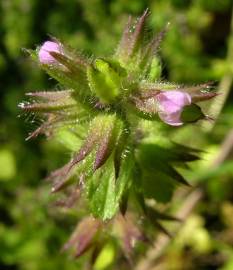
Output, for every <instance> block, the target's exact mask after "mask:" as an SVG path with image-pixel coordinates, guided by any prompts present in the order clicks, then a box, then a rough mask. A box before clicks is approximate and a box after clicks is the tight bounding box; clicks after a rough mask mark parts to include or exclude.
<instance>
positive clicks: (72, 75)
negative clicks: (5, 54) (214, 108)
mask: <svg viewBox="0 0 233 270" xmlns="http://www.w3.org/2000/svg"><path fill="white" fill-rule="evenodd" d="M147 17H148V11H147V10H146V11H145V12H144V14H143V15H142V16H141V17H140V18H139V19H138V20H136V22H134V21H133V20H132V18H131V17H130V18H129V21H128V23H127V25H126V27H125V30H124V32H123V35H122V38H121V41H120V43H119V45H118V47H117V49H116V51H115V53H114V54H113V55H112V56H110V57H102V58H96V59H87V58H85V57H84V56H82V55H81V54H76V53H74V52H73V51H72V50H71V49H70V48H68V47H66V46H65V45H63V44H61V43H60V42H59V41H58V40H51V41H46V42H45V43H44V44H43V45H42V46H41V47H39V48H38V49H37V50H36V51H30V54H31V56H32V57H33V59H35V60H36V61H37V62H39V66H40V67H41V68H42V69H44V70H45V71H46V72H47V73H48V74H49V75H50V76H51V77H53V78H55V79H56V80H57V81H58V82H59V83H60V84H61V85H62V87H64V90H60V91H44V92H30V93H27V96H29V97H31V98H33V99H34V101H32V102H30V103H20V104H19V106H20V107H21V108H22V109H23V110H26V111H32V112H38V113H39V114H40V115H41V117H42V118H43V119H44V121H43V123H42V125H41V126H40V127H38V128H37V129H36V130H35V131H34V132H32V133H31V134H30V135H29V137H28V138H34V137H36V136H37V135H38V134H41V133H44V134H45V135H46V136H48V137H50V138H51V139H58V140H60V141H63V142H64V143H65V145H66V147H67V148H68V149H69V150H70V151H71V159H70V161H69V162H68V163H67V164H65V165H64V166H63V167H62V168H59V169H57V170H56V171H54V172H52V173H51V174H50V175H49V176H48V178H49V179H50V180H51V182H52V192H53V193H57V192H63V194H65V195H66V199H65V200H64V201H63V202H62V205H63V206H65V207H74V206H75V205H76V203H79V204H81V205H85V207H86V208H87V216H86V217H84V219H83V220H82V221H81V222H80V223H79V224H78V225H77V228H76V230H75V231H74V234H73V235H72V236H71V238H70V240H69V241H68V242H67V243H66V245H65V246H64V248H65V249H66V248H69V247H72V246H73V247H74V250H75V255H76V256H80V255H81V254H83V253H84V252H85V251H86V250H88V249H90V248H91V247H92V250H93V253H94V252H95V247H97V246H98V244H99V243H100V242H101V241H102V238H101V237H100V236H99V233H98V232H99V231H101V230H103V228H104V227H111V228H112V229H113V228H116V230H113V231H117V234H118V235H120V238H121V239H122V240H123V241H122V248H123V250H124V251H125V254H126V256H127V257H129V255H130V254H131V250H132V248H133V245H134V244H133V243H134V242H135V240H144V241H149V240H148V237H147V236H146V233H144V232H142V231H141V229H140V228H139V227H140V226H137V225H135V224H134V222H133V220H135V219H136V216H137V215H140V216H143V217H144V219H145V221H144V222H148V221H149V223H151V224H153V225H155V226H156V227H157V228H159V229H161V230H163V231H164V232H165V233H168V232H167V231H166V229H165V228H163V226H162V225H161V224H160V222H159V220H163V219H168V220H176V219H175V218H174V217H171V216H169V215H167V214H165V213H160V212H158V210H156V209H155V208H154V207H151V206H150V204H148V203H147V199H154V200H155V201H157V202H168V201H169V200H170V199H171V196H172V194H173V191H174V190H175V188H176V186H177V184H179V183H180V184H184V185H189V183H188V182H187V181H186V180H185V179H184V177H183V176H182V175H181V174H180V173H179V172H178V170H177V168H178V167H179V166H184V164H186V163H187V162H191V161H195V160H196V159H198V150H196V149H192V148H189V147H187V146H182V145H179V144H177V143H174V142H172V141H171V140H170V139H169V136H168V135H167V130H168V128H169V126H170V128H173V129H174V128H179V126H182V125H185V124H188V123H195V122H197V121H199V120H205V119H207V118H208V117H207V116H206V115H205V114H204V112H203V111H202V109H201V107H200V106H199V105H197V103H199V102H201V101H205V100H209V99H211V98H213V97H214V96H215V95H216V94H215V93H213V92H211V91H210V90H211V89H210V85H209V84H203V85H199V86H191V87H185V86H182V85H177V84H172V83H168V82H164V81H162V80H161V64H160V61H159V58H158V55H157V51H158V49H159V46H160V43H161V41H162V39H163V36H164V35H165V33H166V31H167V29H168V26H167V27H165V29H164V30H163V31H161V32H160V33H159V34H158V35H157V36H155V37H152V38H151V39H150V40H149V41H148V39H147V38H146V34H145V23H146V19H147ZM135 209H136V210H137V211H135ZM135 212H136V213H138V214H135ZM132 213H134V214H132Z"/></svg>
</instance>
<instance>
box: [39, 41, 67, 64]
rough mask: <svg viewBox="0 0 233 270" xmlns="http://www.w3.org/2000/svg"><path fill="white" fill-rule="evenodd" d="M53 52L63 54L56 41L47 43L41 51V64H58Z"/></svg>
mask: <svg viewBox="0 0 233 270" xmlns="http://www.w3.org/2000/svg"><path fill="white" fill-rule="evenodd" d="M51 52H57V53H60V54H62V53H63V50H62V46H61V45H60V44H59V43H57V42H54V41H46V42H45V43H44V44H43V45H42V46H41V48H40V50H39V53H38V55H39V61H40V63H41V64H45V65H49V64H55V63H57V60H56V59H55V58H54V57H53V56H52V55H51V54H50V53H51Z"/></svg>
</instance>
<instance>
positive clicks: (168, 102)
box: [156, 90, 192, 126]
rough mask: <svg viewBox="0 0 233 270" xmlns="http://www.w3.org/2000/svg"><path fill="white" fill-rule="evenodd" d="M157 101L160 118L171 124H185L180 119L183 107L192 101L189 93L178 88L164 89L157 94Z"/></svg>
mask: <svg viewBox="0 0 233 270" xmlns="http://www.w3.org/2000/svg"><path fill="white" fill-rule="evenodd" d="M156 101H157V103H158V114H159V117H160V119H161V120H162V121H163V122H165V123H167V124H168V125H171V126H180V125H182V124H183V122H182V121H181V119H180V116H181V113H182V111H183V108H184V106H187V105H190V104H191V103H192V99H191V96H190V95H189V94H188V93H185V92H182V91H178V90H171V91H163V92H161V93H159V94H158V95H157V96H156Z"/></svg>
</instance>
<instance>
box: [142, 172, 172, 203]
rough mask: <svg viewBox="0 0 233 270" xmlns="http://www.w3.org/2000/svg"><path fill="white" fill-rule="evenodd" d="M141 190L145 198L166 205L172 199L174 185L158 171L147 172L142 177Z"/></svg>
mask: <svg viewBox="0 0 233 270" xmlns="http://www.w3.org/2000/svg"><path fill="white" fill-rule="evenodd" d="M142 189H143V193H144V195H145V197H146V198H152V199H155V200H156V201H158V202H162V203H166V202H169V201H170V199H171V198H172V194H173V191H174V189H175V183H174V181H173V180H172V179H171V178H170V177H168V176H167V175H165V174H164V173H162V172H160V171H157V172H147V173H145V174H144V175H143V177H142Z"/></svg>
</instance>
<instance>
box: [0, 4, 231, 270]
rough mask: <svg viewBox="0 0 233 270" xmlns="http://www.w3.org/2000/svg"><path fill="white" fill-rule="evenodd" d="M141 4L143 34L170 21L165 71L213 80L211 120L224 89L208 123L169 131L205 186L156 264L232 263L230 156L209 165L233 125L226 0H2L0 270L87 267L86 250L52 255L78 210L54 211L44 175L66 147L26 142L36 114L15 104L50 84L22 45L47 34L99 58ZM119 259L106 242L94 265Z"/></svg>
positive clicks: (175, 77) (226, 269)
mask: <svg viewBox="0 0 233 270" xmlns="http://www.w3.org/2000/svg"><path fill="white" fill-rule="evenodd" d="M147 7H149V9H150V11H151V16H150V19H149V28H148V31H149V32H150V31H159V30H160V29H161V28H162V27H163V26H164V25H166V23H167V22H168V21H169V22H170V23H171V27H170V31H169V32H168V34H167V35H166V37H165V40H164V42H163V44H162V48H161V59H162V63H163V78H164V79H165V80H170V81H173V82H179V83H186V84H191V85H193V84H198V83H202V82H206V81H216V82H217V83H218V85H220V86H221V88H220V92H221V90H222V94H221V95H219V96H218V97H217V98H216V100H215V101H214V102H213V104H214V105H213V106H212V107H211V108H210V116H211V117H214V116H215V113H216V112H217V111H218V110H219V107H220V105H221V100H222V97H224V95H225V93H226V92H227V91H229V95H228V96H227V100H226V102H225V105H224V107H223V110H222V112H221V113H220V115H219V117H218V121H217V122H216V125H215V126H214V128H213V129H210V128H209V127H208V123H202V124H196V125H194V126H193V127H191V126H187V127H184V128H182V129H179V131H178V132H177V130H176V129H175V132H174V140H175V141H177V142H182V143H185V144H187V145H189V146H193V147H198V148H200V149H202V150H204V152H203V153H202V157H203V159H202V160H201V161H199V162H196V163H194V164H193V165H192V169H193V171H192V173H190V175H188V176H189V178H190V179H191V180H192V182H193V184H194V185H195V184H196V183H201V185H203V186H204V189H205V191H206V192H205V196H204V198H203V199H202V200H201V201H200V203H199V205H198V207H197V208H196V211H195V213H193V214H192V215H191V216H190V218H188V220H187V222H186V223H185V225H184V227H183V228H182V229H181V231H180V232H179V234H178V236H177V238H176V239H175V241H173V243H172V245H171V246H170V247H169V249H168V251H167V252H166V253H164V255H163V257H162V264H161V266H160V267H162V268H160V269H169V270H172V269H174V270H175V269H176V270H179V269H221V270H231V269H233V247H232V246H233V220H232V217H233V162H232V161H231V160H228V161H226V162H223V163H222V165H221V166H218V167H216V166H214V167H213V166H212V167H211V165H210V164H211V162H212V161H213V160H215V159H216V157H217V155H218V154H219V151H220V145H221V143H222V142H223V140H224V138H225V136H227V134H228V133H229V131H230V129H231V128H232V123H233V106H232V94H231V93H230V89H231V88H232V77H233V64H232V63H233V45H232V44H233V30H232V29H233V26H231V24H232V23H231V14H232V1H231V0H193V1H192V0H187V1H184V0H157V1H153V0H151V1H149V0H135V1H124V0H116V1H104V0H102V1H101V0H88V1H84V0H51V1H41V0H29V1H28V0H11V1H7V0H5V1H1V2H0V18H1V24H0V33H1V39H0V88H1V91H0V96H1V99H0V103H1V118H0V186H1V193H0V216H1V223H0V242H1V245H0V269H4V270H5V269H22V270H37V269H39V270H42V269H43V270H50V269H64V270H73V269H84V267H85V266H86V264H87V262H86V257H83V258H81V259H79V260H73V259H70V258H69V256H67V255H66V254H64V253H60V248H61V247H62V244H63V243H64V242H65V241H66V239H67V238H68V236H69V234H70V232H71V231H72V230H73V228H74V226H75V225H76V222H77V218H78V217H79V215H82V209H80V208H79V209H74V210H72V211H67V212H66V211H63V210H61V209H59V208H56V207H55V206H54V205H53V200H52V197H51V195H50V191H49V187H48V185H47V183H46V182H45V181H43V178H44V177H45V176H46V175H47V172H48V171H51V170H52V169H55V168H57V167H58V166H60V165H62V164H63V162H64V161H66V160H68V158H69V156H68V154H67V155H66V152H64V149H63V148H61V146H60V145H58V144H55V143H54V142H53V143H52V142H49V141H46V140H44V138H37V139H35V140H33V141H28V142H25V138H26V137H27V133H28V131H30V130H32V129H34V128H35V127H36V126H37V125H38V123H37V121H38V119H36V118H35V116H33V115H31V114H30V115H22V114H21V112H20V111H19V109H18V108H17V104H18V103H19V101H21V100H22V99H23V95H24V93H25V92H26V91H33V90H41V89H49V88H51V87H54V81H52V80H49V78H48V76H46V75H44V74H43V73H42V72H41V71H40V70H39V69H38V68H36V67H35V66H34V64H33V63H32V62H31V61H30V60H29V59H27V57H26V54H25V53H24V51H23V50H22V49H23V48H35V46H36V45H39V44H41V43H42V42H43V41H44V40H45V39H48V37H49V35H52V36H55V37H57V38H59V39H61V40H62V41H64V42H65V43H66V44H68V45H70V46H72V47H73V48H77V50H79V51H81V52H82V53H84V54H85V55H88V56H90V57H92V53H93V54H96V55H100V56H101V55H107V54H108V53H109V52H111V50H112V49H113V48H114V45H115V44H116V43H117V42H118V39H119V36H120V33H121V31H122V29H123V25H124V24H125V23H126V20H127V16H128V14H132V15H133V16H138V15H140V14H141V13H142V12H143V10H145V8H147ZM208 109H209V108H206V110H208ZM19 116H20V117H21V118H22V119H23V120H22V119H19V118H18V117H19ZM231 140H232V138H231ZM231 146H232V144H231ZM210 168H211V169H210ZM178 195H179V194H178ZM178 197H179V196H178ZM174 201H175V203H176V204H179V203H180V204H182V200H181V201H179V200H178V199H177V200H174ZM149 248H151V247H149ZM101 256H102V257H101ZM116 258H117V259H118V260H116ZM117 262H119V263H120V264H121V265H123V266H122V269H125V268H124V267H126V266H124V265H125V264H126V262H125V261H124V258H123V256H122V255H121V254H118V252H117V250H116V248H115V244H114V243H109V244H108V245H107V246H106V247H105V248H104V249H103V251H102V253H101V254H100V257H99V258H98V259H97V261H96V263H95V269H121V268H120V266H119V265H117Z"/></svg>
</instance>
